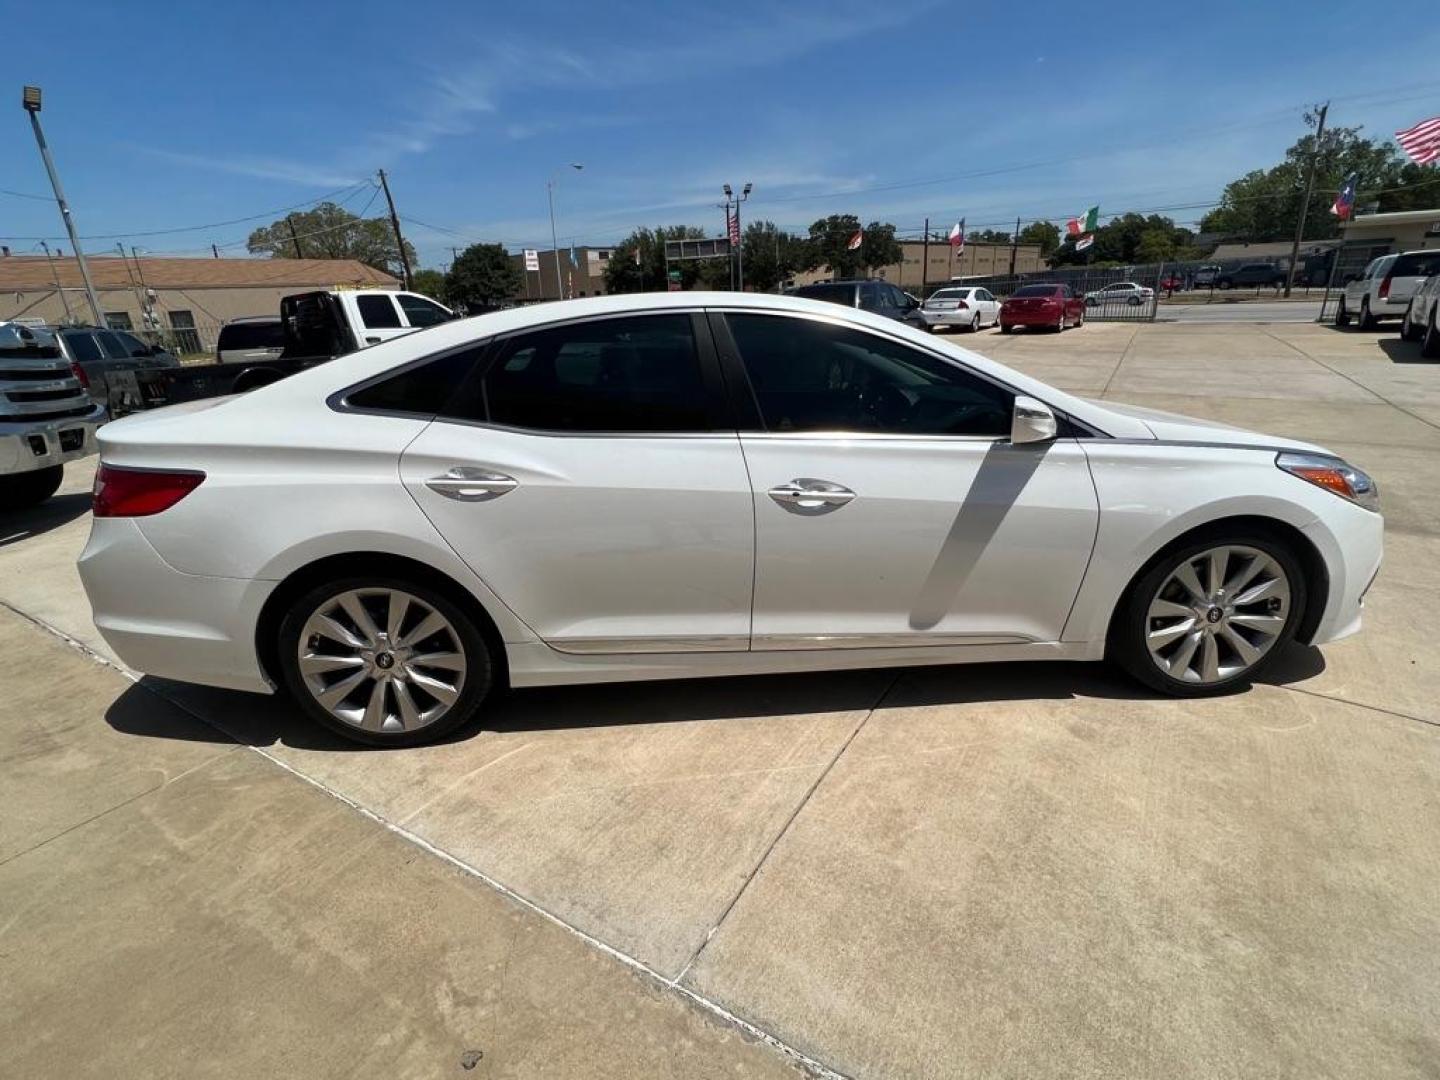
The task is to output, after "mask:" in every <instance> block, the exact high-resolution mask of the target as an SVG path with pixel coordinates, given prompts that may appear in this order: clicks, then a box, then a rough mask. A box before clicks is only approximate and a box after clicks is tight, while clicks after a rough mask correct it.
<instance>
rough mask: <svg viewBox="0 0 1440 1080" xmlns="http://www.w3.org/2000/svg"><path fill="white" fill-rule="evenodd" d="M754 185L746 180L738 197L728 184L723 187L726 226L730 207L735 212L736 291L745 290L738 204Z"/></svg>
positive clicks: (728, 220)
mask: <svg viewBox="0 0 1440 1080" xmlns="http://www.w3.org/2000/svg"><path fill="white" fill-rule="evenodd" d="M754 186H755V185H754V184H751V183H748V182H747V183H746V185H745V187H744V189H743V190H742V191H741V192H740V197H739V198H738V199H737V198H736V197H735V191H734V189H733V188H731V187H730V185H729V184H726V185H725V186H724V188H723V190H724V192H725V224H726V225H727V226H728V225H729V224H730V214H731V211H732V208H733V211H734V214H735V226H734V229H733V233H734V236H735V290H736V291H737V292H744V291H745V250H744V245H743V244H742V243H741V242H740V204H741V203H742V202H744V201H745V200H746V199H748V198H749V197H750V189H751V188H753V187H754Z"/></svg>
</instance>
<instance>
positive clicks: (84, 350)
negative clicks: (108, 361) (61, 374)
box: [60, 330, 105, 364]
mask: <svg viewBox="0 0 1440 1080" xmlns="http://www.w3.org/2000/svg"><path fill="white" fill-rule="evenodd" d="M60 336H61V337H63V338H64V339H65V347H66V348H68V349H69V350H70V355H71V357H73V358H74V359H75V360H76V361H78V362H80V363H85V364H88V363H91V362H93V361H95V360H103V359H104V358H105V354H104V353H102V352H101V351H100V346H99V344H98V343H97V342H96V341H95V337H94V335H93V334H91V333H90V331H88V330H79V331H76V332H74V333H62V334H61V335H60Z"/></svg>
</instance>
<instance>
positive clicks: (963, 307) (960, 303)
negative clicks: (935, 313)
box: [955, 300, 970, 311]
mask: <svg viewBox="0 0 1440 1080" xmlns="http://www.w3.org/2000/svg"><path fill="white" fill-rule="evenodd" d="M969 309H970V305H969V304H967V303H965V301H964V300H957V301H955V310H956V311H968V310H969Z"/></svg>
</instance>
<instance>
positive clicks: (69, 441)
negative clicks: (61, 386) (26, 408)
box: [0, 405, 106, 476]
mask: <svg viewBox="0 0 1440 1080" xmlns="http://www.w3.org/2000/svg"><path fill="white" fill-rule="evenodd" d="M105 418H106V417H105V407H104V406H103V405H96V406H95V407H94V408H92V409H91V410H90V412H88V413H86V414H85V415H84V416H75V417H69V418H66V419H63V420H43V421H33V420H16V421H11V422H9V423H5V422H0V476H7V475H10V474H13V473H24V472H33V471H35V470H36V469H48V468H50V467H51V466H52V465H63V464H64V463H65V462H67V461H74V460H75V459H76V458H82V457H88V456H89V455H90V454H93V453H95V452H96V451H97V450H98V449H99V447H98V446H97V445H96V443H95V429H96V428H98V427H99V426H100V425H101V424H102V423H104V422H105Z"/></svg>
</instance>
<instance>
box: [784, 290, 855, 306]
mask: <svg viewBox="0 0 1440 1080" xmlns="http://www.w3.org/2000/svg"><path fill="white" fill-rule="evenodd" d="M794 295H795V296H801V297H804V298H805V299H806V300H824V301H826V302H827V303H830V304H844V305H845V306H846V307H854V306H855V286H854V285H805V286H803V287H801V288H799V289H796V290H795V292H794Z"/></svg>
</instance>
